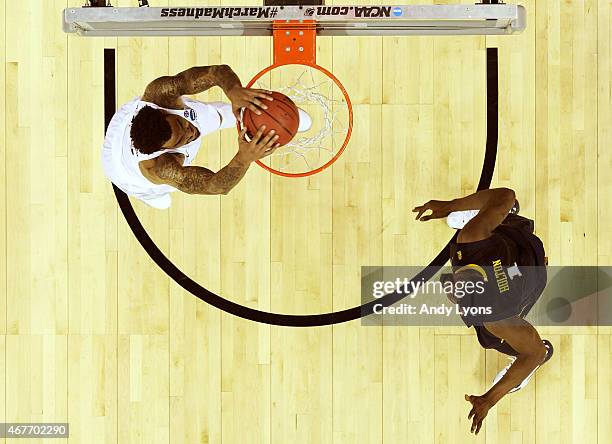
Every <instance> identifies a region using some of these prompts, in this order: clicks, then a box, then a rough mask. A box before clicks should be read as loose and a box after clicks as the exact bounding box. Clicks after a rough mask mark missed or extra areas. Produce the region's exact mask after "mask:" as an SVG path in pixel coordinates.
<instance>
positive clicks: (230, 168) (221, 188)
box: [152, 154, 249, 194]
mask: <svg viewBox="0 0 612 444" xmlns="http://www.w3.org/2000/svg"><path fill="white" fill-rule="evenodd" d="M248 168H249V163H245V162H243V161H242V160H241V159H240V158H239V157H238V155H236V156H235V157H234V158H233V159H232V160H231V161H230V163H228V164H227V165H226V166H225V167H223V168H222V169H220V170H219V171H218V172H217V173H213V172H212V171H210V170H209V169H208V168H204V167H199V166H183V165H181V163H180V162H179V161H178V160H177V158H176V157H175V156H173V155H169V154H162V155H161V156H159V157H158V158H157V162H156V163H155V166H154V167H153V169H152V173H153V174H154V175H155V176H156V177H157V178H159V180H160V181H161V182H162V183H165V184H167V185H171V186H173V187H174V188H176V189H178V190H181V191H183V192H184V193H188V194H227V193H228V192H229V191H230V190H231V189H232V188H234V187H235V186H236V184H237V183H238V182H240V179H242V178H243V177H244V174H245V173H246V171H247V169H248Z"/></svg>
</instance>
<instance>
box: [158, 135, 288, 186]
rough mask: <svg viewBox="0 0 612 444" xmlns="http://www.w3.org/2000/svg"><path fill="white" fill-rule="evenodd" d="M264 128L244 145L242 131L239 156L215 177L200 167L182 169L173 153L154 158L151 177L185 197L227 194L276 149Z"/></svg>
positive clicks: (276, 145)
mask: <svg viewBox="0 0 612 444" xmlns="http://www.w3.org/2000/svg"><path fill="white" fill-rule="evenodd" d="M264 130H265V126H262V127H261V128H260V129H259V130H258V131H257V134H255V136H254V137H253V138H252V139H251V140H250V141H247V140H246V139H245V138H244V135H245V130H242V132H241V133H240V136H239V139H238V144H239V148H238V153H237V154H236V155H235V156H234V158H233V159H232V160H231V161H230V163H228V164H227V165H226V166H225V167H223V168H221V169H220V170H219V171H218V172H217V173H213V172H212V171H210V170H209V169H207V168H204V167H199V166H183V165H181V163H180V161H179V160H178V159H177V157H176V156H175V155H174V154H173V153H168V154H162V155H161V156H159V157H157V158H156V161H155V165H154V167H153V168H152V170H151V173H152V174H153V175H154V176H155V178H156V179H157V180H158V181H159V182H160V183H164V184H167V185H171V186H173V187H174V188H177V189H179V190H181V191H183V192H185V193H188V194H227V193H228V192H229V191H230V190H231V189H232V188H234V187H235V186H236V184H237V183H238V182H240V179H242V178H243V177H244V174H245V173H246V171H247V169H248V168H249V165H250V164H251V163H252V162H254V161H256V160H259V159H262V158H264V157H266V156H269V155H270V154H272V153H273V152H274V151H275V150H276V148H277V147H278V143H277V140H278V136H275V135H274V131H270V132H269V133H268V134H266V135H264Z"/></svg>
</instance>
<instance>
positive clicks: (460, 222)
mask: <svg viewBox="0 0 612 444" xmlns="http://www.w3.org/2000/svg"><path fill="white" fill-rule="evenodd" d="M479 211H480V210H465V211H453V212H452V213H450V214H449V215H448V216H447V217H446V223H447V224H448V226H449V227H451V228H454V229H456V230H461V229H462V228H463V227H465V225H466V224H467V223H468V222H469V221H471V220H472V219H474V217H475V216H476V215H477V214H478V212H479Z"/></svg>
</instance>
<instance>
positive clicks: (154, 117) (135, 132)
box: [102, 65, 310, 209]
mask: <svg viewBox="0 0 612 444" xmlns="http://www.w3.org/2000/svg"><path fill="white" fill-rule="evenodd" d="M213 86H219V87H221V88H222V89H223V91H224V92H225V95H226V96H227V98H228V99H229V100H230V102H231V104H227V103H219V102H218V103H202V102H198V101H195V100H191V99H187V98H183V97H182V96H183V95H191V94H198V93H201V92H204V91H206V90H208V89H209V88H211V87H213ZM268 100H272V97H271V96H270V91H266V90H261V89H250V88H243V87H242V84H241V82H240V79H239V78H238V76H237V75H236V74H235V73H234V71H232V69H231V68H230V67H229V66H227V65H215V66H203V67H193V68H190V69H187V70H185V71H183V72H181V73H179V74H177V75H175V76H164V77H160V78H158V79H155V80H153V81H152V82H151V83H150V84H149V85H148V86H147V87H146V89H145V92H144V94H143V96H142V97H135V98H134V99H133V100H132V101H130V102H128V103H127V104H125V105H123V106H122V107H121V108H120V109H119V111H117V112H116V113H115V115H114V116H113V118H112V119H111V122H110V124H109V126H108V129H107V132H106V138H105V140H104V148H103V150H102V164H103V166H104V171H105V173H106V175H107V177H108V178H109V179H110V180H111V181H112V182H113V183H114V184H115V185H116V186H117V187H119V188H120V189H121V190H123V191H124V192H125V193H126V194H128V195H130V196H133V197H136V198H138V199H141V200H142V201H144V202H145V203H147V204H148V205H150V206H153V207H155V208H160V209H164V208H168V207H169V206H170V204H171V202H172V200H171V198H170V193H171V192H173V191H177V190H180V191H183V192H185V193H189V194H227V193H228V192H229V191H230V190H231V189H232V188H233V187H234V186H235V185H236V184H237V183H238V182H239V181H240V180H241V179H242V177H244V175H245V173H246V171H247V169H248V168H249V165H250V164H251V163H252V162H254V161H256V160H259V159H261V158H263V157H265V156H268V155H270V154H272V153H273V152H274V150H275V149H276V148H277V147H278V143H277V139H278V136H277V135H275V134H274V131H270V132H268V133H267V134H264V131H265V126H263V127H261V128H260V129H259V131H258V133H257V134H256V135H255V136H254V137H253V139H252V140H251V141H247V140H246V139H245V137H244V132H243V133H242V134H240V136H239V138H238V152H237V153H236V155H235V156H234V158H233V159H232V160H231V161H230V162H229V163H228V164H227V165H226V166H225V167H223V168H222V169H220V170H219V171H218V172H216V173H214V172H213V171H211V170H209V169H207V168H204V167H201V166H191V162H192V161H193V159H194V158H195V156H196V154H197V152H198V150H199V148H200V142H201V140H200V138H201V137H202V136H205V135H207V134H210V133H212V132H214V131H217V130H219V129H223V128H235V127H236V118H237V117H238V116H239V113H240V109H241V108H244V107H246V108H249V109H251V110H252V111H254V112H255V113H257V114H261V110H260V108H263V109H266V108H267V107H266V104H265V102H266V101H268ZM309 125H310V118H309V116H308V115H307V114H305V113H304V112H303V111H302V110H300V130H304V129H305V127H306V126H309Z"/></svg>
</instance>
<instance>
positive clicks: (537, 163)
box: [0, 0, 612, 444]
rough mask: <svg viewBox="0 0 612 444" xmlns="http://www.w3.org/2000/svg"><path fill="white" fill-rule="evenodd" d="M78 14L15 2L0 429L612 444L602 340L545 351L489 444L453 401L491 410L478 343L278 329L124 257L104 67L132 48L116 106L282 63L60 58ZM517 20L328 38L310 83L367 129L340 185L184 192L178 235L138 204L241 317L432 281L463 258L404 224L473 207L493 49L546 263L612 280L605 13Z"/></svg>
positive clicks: (2, 105) (121, 437) (144, 51)
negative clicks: (424, 269) (598, 271)
mask: <svg viewBox="0 0 612 444" xmlns="http://www.w3.org/2000/svg"><path fill="white" fill-rule="evenodd" d="M422 2H426V1H425V0H422ZM81 3H82V2H81V1H80V0H78V1H77V0H19V1H11V0H1V3H0V5H1V6H0V24H2V25H3V27H2V28H0V61H1V63H2V65H1V66H2V69H0V97H2V100H0V183H2V184H3V185H4V186H2V187H0V233H4V235H2V236H0V289H1V290H0V294H1V295H2V297H1V299H0V307H2V310H3V313H0V331H1V333H2V335H1V336H0V348H1V349H2V351H1V352H0V359H1V360H3V362H2V364H1V365H0V372H1V374H0V381H2V382H0V400H2V399H3V400H4V402H0V421H4V422H69V423H70V432H71V437H70V440H69V441H70V442H71V443H79V444H81V443H82V444H89V443H188V444H193V443H213V444H216V443H241V444H242V443H274V444H297V443H305V444H318V443H338V444H340V443H346V444H353V443H366V444H374V443H385V444H390V443H398V444H399V443H419V444H420V443H434V442H435V443H466V442H479V443H484V442H487V443H535V442H537V443H581V444H582V443H599V444H604V443H609V442H611V440H612V438H611V436H612V421H611V420H610V418H611V417H612V370H611V367H612V329H611V328H610V327H597V328H571V329H570V328H552V327H549V328H542V329H541V334H542V336H543V337H546V338H548V339H550V340H551V341H552V342H553V343H554V344H555V346H556V354H555V356H554V358H553V359H552V361H551V362H549V363H548V364H547V365H546V366H545V367H544V368H542V369H541V370H540V371H538V373H537V377H536V378H535V380H534V381H532V382H531V383H530V385H529V386H528V387H526V388H525V389H524V390H522V391H521V392H519V393H516V394H514V395H510V396H508V397H506V398H505V399H503V400H502V401H501V402H500V403H499V404H498V406H496V407H495V408H494V409H493V410H492V411H491V412H490V413H489V416H488V418H487V419H486V421H485V427H484V429H483V431H482V432H481V434H480V435H479V436H478V437H476V438H474V437H473V436H472V435H470V434H469V422H468V420H467V414H468V411H469V408H468V405H467V402H466V401H464V400H463V395H464V393H468V394H481V393H483V392H484V391H485V390H486V388H487V387H488V385H489V383H490V381H491V379H492V378H493V376H494V375H495V374H496V372H497V371H498V370H499V369H500V368H501V367H502V366H503V365H505V362H504V360H503V359H502V358H501V357H499V356H498V355H497V354H496V353H495V352H491V353H489V352H487V353H485V352H484V351H483V350H482V349H480V348H479V346H478V344H477V342H476V339H475V337H474V336H473V335H472V332H471V330H468V329H466V328H461V327H456V328H444V329H434V328H416V327H402V328H399V327H394V328H391V327H388V328H385V329H383V328H381V327H365V326H362V325H361V323H360V322H359V321H353V322H349V323H346V324H340V325H335V326H333V327H330V326H327V327H319V328H303V329H295V328H293V329H292V328H285V327H271V326H268V325H262V324H257V323H253V322H250V321H245V320H242V319H240V318H236V317H234V316H232V315H228V314H225V313H223V312H220V311H219V310H217V309H216V308H213V307H210V306H208V305H206V304H205V303H203V302H201V301H199V300H197V299H196V298H194V297H193V296H192V295H191V294H189V293H187V292H185V291H183V290H182V288H181V287H179V286H178V285H176V284H175V283H174V282H173V281H171V280H170V279H169V278H168V277H167V276H166V275H165V274H163V273H162V272H161V271H160V270H159V269H158V268H157V266H156V265H155V264H154V263H153V262H152V261H151V260H150V258H149V257H148V256H147V255H146V253H145V252H144V251H143V249H142V248H141V246H140V245H139V244H138V242H137V241H136V240H135V239H134V236H133V235H132V233H131V232H130V230H129V228H128V226H127V224H126V222H125V220H124V219H123V216H122V215H121V213H120V211H119V210H118V207H117V203H116V201H115V198H114V195H113V193H112V189H111V186H110V184H109V182H108V181H107V180H106V179H105V177H104V175H103V171H102V168H101V164H100V152H101V146H102V142H103V138H104V108H103V80H104V79H103V52H104V51H103V50H104V48H115V49H116V50H117V100H118V102H117V103H118V105H119V104H123V103H125V102H126V101H128V100H130V99H131V98H133V97H134V96H137V95H140V94H141V93H142V91H143V89H144V87H145V85H146V84H147V83H148V82H149V81H151V80H152V79H154V78H156V77H158V76H161V75H167V74H169V73H172V74H173V73H176V72H179V71H181V70H183V69H186V68H188V67H190V66H195V65H207V64H218V63H227V64H229V65H230V66H232V67H233V68H234V70H235V71H236V72H237V73H238V74H239V76H240V77H241V78H242V80H243V82H245V83H246V81H248V79H250V78H251V76H253V75H254V74H255V73H256V72H258V71H259V70H260V69H261V68H263V67H264V66H266V65H267V64H269V63H270V61H271V43H270V40H269V39H268V38H267V37H261V38H252V37H251V38H244V37H227V38H218V37H211V38H198V39H196V38H138V39H137V38H134V39H129V38H91V39H86V38H80V37H75V36H73V35H70V36H67V35H66V34H64V33H63V32H62V30H61V27H60V23H61V20H60V13H61V10H62V9H63V8H65V7H68V6H80V4H81ZM136 3H137V2H136V0H133V1H132V0H120V1H118V0H113V4H115V5H119V6H135V5H136ZM151 3H152V4H153V5H154V6H163V5H166V4H171V5H175V6H186V5H202V4H204V3H205V2H204V1H199V0H198V1H195V0H170V1H168V0H164V1H162V0H151ZM355 3H357V2H355ZM405 3H413V1H408V0H406V2H405ZM416 3H418V2H416ZM439 3H441V2H439ZM444 3H450V2H444ZM464 3H471V2H464ZM521 3H522V4H524V5H525V6H526V8H527V9H528V15H529V19H528V20H529V26H528V29H527V30H526V32H525V33H524V34H522V35H518V36H503V37H487V38H484V37H435V38H434V37H414V38H407V37H404V38H394V37H384V38H383V37H362V38H353V37H342V38H340V37H335V38H334V39H333V40H332V39H331V38H329V39H320V40H319V48H318V49H319V52H318V62H319V64H321V65H323V66H326V67H328V68H330V69H331V70H332V71H333V72H334V73H335V75H336V76H337V77H338V78H339V79H340V80H341V81H342V82H343V83H344V84H345V86H346V88H347V90H348V91H349V94H350V95H351V98H352V100H353V103H354V109H355V129H354V133H353V137H352V141H351V144H350V145H349V148H348V149H347V150H346V152H345V153H344V154H343V155H342V157H341V158H340V159H339V160H338V161H337V162H336V164H335V165H334V167H333V168H332V169H328V170H326V171H325V172H322V173H320V174H318V175H315V176H312V177H311V178H309V179H284V178H280V177H276V176H271V175H270V174H269V173H267V172H266V171H264V170H263V169H261V168H259V167H258V166H256V165H255V166H253V167H251V169H250V170H249V171H248V173H247V176H246V177H245V179H244V180H243V181H242V182H241V183H240V184H239V185H238V186H237V187H236V188H235V189H234V190H233V191H232V192H231V193H230V194H228V195H227V196H220V197H219V196H215V197H210V196H208V197H205V196H188V195H185V196H182V195H178V194H175V196H174V198H173V199H174V203H173V206H172V207H171V208H170V210H168V211H158V210H154V209H151V208H145V206H144V205H143V204H141V203H140V202H137V201H133V204H134V207H135V209H136V212H137V214H138V216H139V217H140V219H141V221H142V223H143V225H144V226H145V227H146V229H147V231H148V232H149V234H150V235H151V237H152V238H153V239H154V240H155V242H156V243H157V245H158V246H159V247H160V249H161V250H162V251H163V252H164V253H165V254H166V255H167V256H168V257H169V258H170V259H171V260H172V261H173V262H174V263H175V264H176V265H177V266H178V267H179V268H180V269H181V270H183V271H184V272H185V273H186V274H188V275H189V276H190V277H191V278H193V279H194V280H196V281H197V282H199V283H200V284H202V285H203V286H205V287H206V288H208V289H210V290H211V291H213V292H216V293H219V294H221V295H223V296H224V297H226V298H228V299H230V300H233V301H235V302H238V303H240V304H243V305H247V306H249V307H253V308H257V309H260V310H265V311H274V312H280V313H290V314H305V313H321V312H325V311H331V310H339V309H344V308H348V307H351V306H354V305H357V304H358V303H359V299H360V296H359V294H360V292H359V276H360V267H361V266H362V265H381V264H382V265H424V264H427V263H429V261H430V260H431V259H432V258H433V256H434V255H435V254H437V252H438V251H439V250H440V249H441V248H442V246H443V245H444V244H445V243H446V242H447V240H448V239H449V238H450V236H451V234H452V233H451V231H450V229H448V228H447V227H446V225H445V224H444V222H443V221H438V222H436V223H434V222H432V223H428V224H422V223H416V222H414V221H413V219H412V216H411V214H410V210H411V209H412V207H414V206H415V205H416V204H420V203H422V202H424V201H426V200H428V199H430V198H440V199H448V198H453V197H456V196H458V195H462V194H467V193H470V192H472V191H473V190H474V189H475V187H476V185H477V183H478V178H479V173H480V167H481V164H482V155H483V153H484V142H485V134H486V121H485V95H484V91H485V89H484V88H485V49H486V48H487V47H498V48H499V54H500V117H499V119H500V142H499V155H498V162H497V168H496V171H495V176H494V179H493V185H495V186H509V187H512V188H514V189H515V190H516V192H517V195H518V197H519V199H520V200H521V204H522V211H523V213H524V214H526V215H528V216H530V217H532V218H535V220H536V230H537V233H538V234H539V235H540V236H541V238H542V239H543V241H544V244H545V246H546V248H547V252H548V257H549V258H550V264H551V265H612V224H611V222H610V221H611V220H612V181H611V180H610V177H611V172H612V129H611V128H612V88H611V87H612V80H611V74H610V72H611V70H612V64H611V46H610V44H611V40H612V38H611V26H610V24H611V20H612V2H610V1H609V0H573V1H569V0H563V1H560V0H525V1H521ZM210 4H217V5H218V4H219V3H218V2H217V3H214V2H211V3H210ZM223 4H224V5H229V4H243V2H241V1H239V0H229V1H227V2H226V1H224V2H223ZM197 98H198V99H200V100H203V101H206V100H211V101H212V100H221V99H222V95H221V92H220V90H219V89H217V88H215V89H213V90H210V91H209V92H208V93H204V94H200V95H198V96H197ZM235 150H236V133H235V132H234V131H232V130H227V131H225V132H223V133H220V134H215V135H213V136H211V137H207V138H206V139H205V140H204V142H203V143H202V148H201V150H200V153H199V155H198V159H197V162H196V163H197V164H200V165H206V166H208V167H209V168H211V169H218V168H220V167H222V166H223V165H224V164H225V163H226V162H227V161H228V160H229V159H230V158H231V157H232V156H233V154H234V153H235ZM48 441H49V442H52V441H50V440H48ZM2 442H4V441H2ZM15 442H17V441H15ZM24 442H26V441H24ZM27 442H37V443H38V442H43V441H42V440H38V441H37V440H32V441H27ZM53 442H56V441H53Z"/></svg>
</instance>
